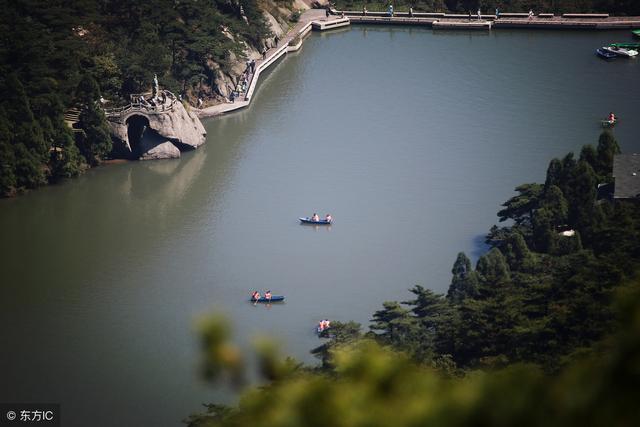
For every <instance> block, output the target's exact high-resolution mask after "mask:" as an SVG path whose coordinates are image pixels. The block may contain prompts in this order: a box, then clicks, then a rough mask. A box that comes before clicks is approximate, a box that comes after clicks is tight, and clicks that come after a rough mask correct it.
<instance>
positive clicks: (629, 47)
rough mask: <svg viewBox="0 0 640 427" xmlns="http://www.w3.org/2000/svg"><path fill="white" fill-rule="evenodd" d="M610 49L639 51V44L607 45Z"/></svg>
mask: <svg viewBox="0 0 640 427" xmlns="http://www.w3.org/2000/svg"><path fill="white" fill-rule="evenodd" d="M609 46H611V47H621V48H623V49H634V50H638V49H640V43H611V44H609Z"/></svg>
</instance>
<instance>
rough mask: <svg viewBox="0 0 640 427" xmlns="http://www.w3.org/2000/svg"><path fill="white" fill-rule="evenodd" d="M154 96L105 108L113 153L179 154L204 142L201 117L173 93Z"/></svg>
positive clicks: (133, 155)
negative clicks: (114, 107)
mask: <svg viewBox="0 0 640 427" xmlns="http://www.w3.org/2000/svg"><path fill="white" fill-rule="evenodd" d="M162 94H163V95H164V96H162V97H160V98H157V99H156V100H155V101H153V99H146V98H138V99H136V100H135V101H133V102H132V103H131V104H130V105H128V106H126V107H123V108H120V109H114V110H108V111H106V115H107V120H108V123H109V127H110V129H111V137H112V139H113V140H114V156H116V157H129V158H137V159H167V158H178V157H180V151H181V150H183V151H184V150H188V149H194V148H198V147H199V146H200V145H202V144H204V142H205V137H206V134H207V133H206V131H205V129H204V126H202V122H200V119H198V117H196V116H195V114H193V113H191V112H189V111H187V109H186V108H185V107H184V105H182V102H180V101H178V100H177V99H175V97H174V96H173V94H171V93H170V92H166V91H163V92H162Z"/></svg>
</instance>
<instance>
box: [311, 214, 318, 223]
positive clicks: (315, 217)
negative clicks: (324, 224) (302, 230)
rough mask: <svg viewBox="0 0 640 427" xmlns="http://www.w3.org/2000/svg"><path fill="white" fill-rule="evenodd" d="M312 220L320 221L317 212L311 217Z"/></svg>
mask: <svg viewBox="0 0 640 427" xmlns="http://www.w3.org/2000/svg"><path fill="white" fill-rule="evenodd" d="M311 221H314V222H318V221H320V217H319V216H318V214H317V213H314V214H313V216H312V217H311Z"/></svg>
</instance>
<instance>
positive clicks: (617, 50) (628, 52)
mask: <svg viewBox="0 0 640 427" xmlns="http://www.w3.org/2000/svg"><path fill="white" fill-rule="evenodd" d="M601 49H603V50H605V51H607V52H611V53H613V54H614V55H617V56H622V57H625V58H633V57H634V56H638V51H637V50H633V49H625V48H623V47H616V46H603V47H602V48H601Z"/></svg>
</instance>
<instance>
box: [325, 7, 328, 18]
mask: <svg viewBox="0 0 640 427" xmlns="http://www.w3.org/2000/svg"><path fill="white" fill-rule="evenodd" d="M325 14H326V15H327V18H328V17H329V6H327V10H325Z"/></svg>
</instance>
